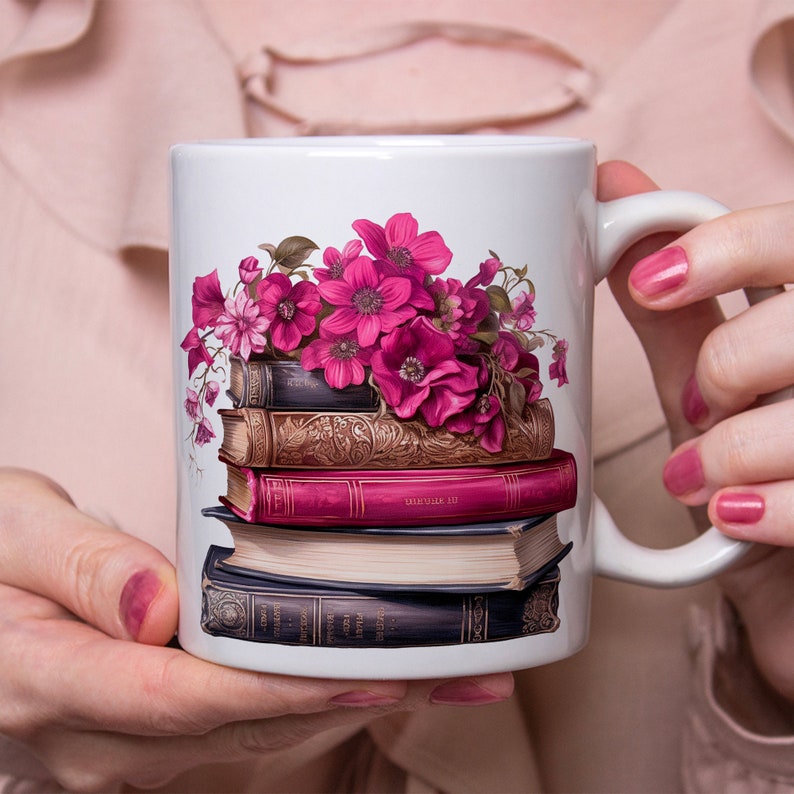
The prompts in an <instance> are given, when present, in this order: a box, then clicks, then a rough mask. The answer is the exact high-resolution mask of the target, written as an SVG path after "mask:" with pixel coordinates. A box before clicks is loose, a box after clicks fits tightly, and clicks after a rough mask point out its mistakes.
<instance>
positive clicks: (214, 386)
mask: <svg viewBox="0 0 794 794" xmlns="http://www.w3.org/2000/svg"><path fill="white" fill-rule="evenodd" d="M220 392H221V385H220V383H218V381H216V380H208V381H207V387H206V388H205V389H204V402H205V403H207V405H209V406H210V408H212V406H213V405H215V400H217V399H218V395H219V394H220Z"/></svg>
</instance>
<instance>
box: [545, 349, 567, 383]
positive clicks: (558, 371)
mask: <svg viewBox="0 0 794 794" xmlns="http://www.w3.org/2000/svg"><path fill="white" fill-rule="evenodd" d="M551 358H552V362H551V364H550V365H549V377H550V378H552V379H556V380H557V386H563V385H564V384H566V383H568V382H569V381H568V372H567V369H566V365H567V363H568V342H567V341H566V340H565V339H559V340H558V341H557V343H556V344H555V345H554V352H553V353H552V355H551Z"/></svg>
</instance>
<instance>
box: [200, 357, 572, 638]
mask: <svg viewBox="0 0 794 794" xmlns="http://www.w3.org/2000/svg"><path fill="white" fill-rule="evenodd" d="M228 394H229V397H230V398H231V402H232V405H233V407H232V408H228V409H221V410H220V411H219V415H220V417H221V419H222V425H223V438H222V442H221V445H220V458H221V460H222V461H223V463H224V464H225V466H226V470H227V490H226V493H225V494H223V495H220V498H219V501H220V504H218V505H212V506H207V508H206V509H205V510H204V511H203V513H204V514H205V515H207V516H210V517H212V518H214V519H217V520H218V521H220V522H222V523H223V525H224V526H225V527H227V528H228V530H229V532H230V534H231V537H232V539H233V546H229V547H226V546H223V547H221V546H212V547H211V548H210V550H209V553H208V555H207V558H206V561H205V566H204V572H203V575H204V578H203V610H202V627H203V629H204V631H206V632H208V633H210V634H213V635H218V636H226V637H235V638H240V639H246V640H251V641H258V642H273V643H281V644H294V645H319V646H330V647H340V648H342V647H347V648H352V647H360V648H366V647H409V646H421V645H442V644H458V643H466V642H488V641H496V640H503V639H510V638H514V637H522V636H526V635H530V634H540V633H547V632H552V631H554V630H555V629H556V628H557V627H558V625H559V617H558V607H559V583H560V568H559V563H560V561H561V560H562V559H563V557H565V555H566V554H567V553H568V551H569V550H570V548H571V544H570V543H568V544H564V543H563V542H562V541H561V539H560V536H559V533H558V530H557V517H558V514H559V513H560V512H561V511H563V510H567V509H569V508H571V507H572V506H573V505H574V503H575V500H576V464H575V461H574V458H573V456H572V454H571V453H569V452H566V451H563V450H559V449H556V448H555V447H554V417H553V414H552V409H551V404H550V402H549V401H548V400H547V399H537V400H535V401H534V402H529V403H527V404H526V406H525V408H524V410H523V414H522V415H521V416H514V417H513V418H512V419H509V420H508V422H507V427H506V436H505V443H504V445H503V448H502V450H501V451H500V452H497V453H492V452H488V451H487V450H485V449H483V447H482V445H481V444H480V442H479V439H478V438H476V437H475V435H474V433H452V432H450V431H448V430H447V429H445V428H444V427H434V428H431V427H429V426H428V425H427V424H426V423H425V422H424V421H422V419H421V418H416V419H408V420H405V419H399V418H397V417H396V416H395V415H394V414H393V413H391V412H389V411H384V410H383V408H382V407H381V402H380V399H379V395H378V393H377V391H376V390H375V389H374V388H372V387H371V386H370V385H369V384H368V383H367V382H366V381H365V382H364V383H363V384H362V385H360V386H348V387H347V388H345V389H332V388H331V387H329V386H328V385H327V384H326V382H325V380H324V378H323V373H322V371H319V372H317V371H314V372H309V371H306V370H304V369H303V368H302V367H301V366H300V364H299V363H298V362H296V361H276V360H274V359H265V358H256V357H252V358H250V359H249V360H248V361H243V360H242V359H240V358H232V360H231V362H230V374H229V391H228Z"/></svg>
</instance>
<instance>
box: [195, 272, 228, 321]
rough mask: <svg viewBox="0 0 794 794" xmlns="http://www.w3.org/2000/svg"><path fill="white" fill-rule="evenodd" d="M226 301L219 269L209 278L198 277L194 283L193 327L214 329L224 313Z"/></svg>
mask: <svg viewBox="0 0 794 794" xmlns="http://www.w3.org/2000/svg"><path fill="white" fill-rule="evenodd" d="M225 300H226V299H225V298H224V296H223V292H222V291H221V282H220V280H219V278H218V270H217V268H216V269H215V270H213V271H212V273H210V274H209V275H208V276H198V277H197V278H196V279H195V281H194V282H193V298H192V302H193V325H195V326H196V328H213V327H214V326H215V321H216V320H217V319H218V317H220V315H221V313H222V312H223V307H224V303H225Z"/></svg>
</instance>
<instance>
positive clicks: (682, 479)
mask: <svg viewBox="0 0 794 794" xmlns="http://www.w3.org/2000/svg"><path fill="white" fill-rule="evenodd" d="M662 479H663V480H664V485H665V488H667V490H668V491H670V493H671V494H673V496H683V495H684V494H688V493H691V492H692V491H697V490H698V489H699V488H702V487H703V486H704V485H705V484H706V477H705V475H704V474H703V465H702V464H701V462H700V454H699V453H698V451H697V448H696V447H690V448H689V449H686V450H684V451H683V452H679V453H678V454H677V455H674V456H673V457H672V458H670V460H668V461H667V464H666V465H665V467H664V472H663V473H662Z"/></svg>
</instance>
